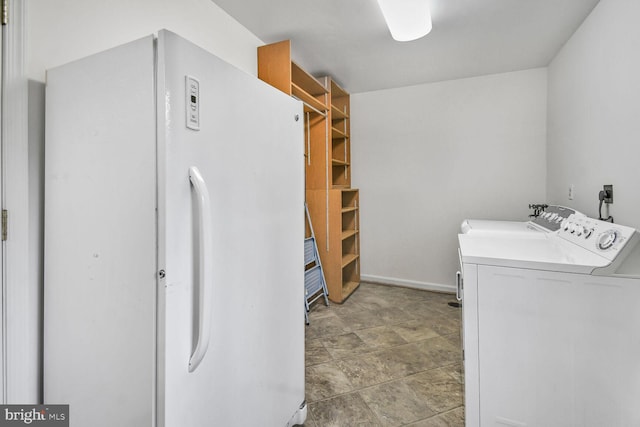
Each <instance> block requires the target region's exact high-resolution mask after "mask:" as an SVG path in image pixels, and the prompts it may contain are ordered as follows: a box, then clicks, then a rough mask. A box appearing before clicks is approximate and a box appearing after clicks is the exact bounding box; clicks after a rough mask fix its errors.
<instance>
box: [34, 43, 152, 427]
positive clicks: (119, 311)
mask: <svg viewBox="0 0 640 427" xmlns="http://www.w3.org/2000/svg"><path fill="white" fill-rule="evenodd" d="M154 67H155V52H154V38H153V37H152V36H149V37H146V38H144V39H141V40H137V41H134V42H131V43H128V44H126V45H123V46H120V47H117V48H114V49H111V50H108V51H106V52H102V53H100V54H97V55H93V56H90V57H88V58H84V59H81V60H78V61H75V62H73V63H71V64H67V65H64V66H61V67H58V68H55V69H53V70H50V71H49V72H48V74H47V96H46V114H47V123H46V153H45V159H46V167H45V194H46V197H45V253H44V258H45V273H44V350H43V352H44V401H45V403H51V404H54V403H60V404H63V403H64V404H69V405H70V417H71V420H70V425H71V427H82V426H92V427H111V426H113V425H116V424H117V425H119V426H122V427H140V426H150V425H152V421H153V416H154V414H155V408H154V407H153V405H154V396H155V383H154V381H155V380H154V378H155V353H156V342H155V340H156V333H155V332H156V312H155V310H156V271H157V270H156V266H157V264H156V262H157V261H156V247H157V241H156V206H157V204H156V158H155V153H156V116H155V93H154V71H155V68H154ZM98 414H99V415H98ZM116 420H117V421H116Z"/></svg>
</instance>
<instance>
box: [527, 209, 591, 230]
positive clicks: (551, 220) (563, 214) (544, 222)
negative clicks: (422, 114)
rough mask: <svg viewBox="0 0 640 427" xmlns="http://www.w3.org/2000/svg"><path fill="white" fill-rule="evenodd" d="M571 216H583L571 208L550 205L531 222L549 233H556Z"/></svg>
mask: <svg viewBox="0 0 640 427" xmlns="http://www.w3.org/2000/svg"><path fill="white" fill-rule="evenodd" d="M571 215H576V216H584V214H581V213H580V212H577V211H575V210H573V209H571V208H565V207H564V206H555V205H552V206H548V207H547V208H546V210H545V211H544V212H542V213H541V214H540V215H539V216H538V217H536V218H534V219H532V220H531V222H533V223H534V224H537V225H539V226H541V227H544V228H546V229H547V230H549V231H558V230H559V229H560V224H561V223H562V221H564V220H566V219H567V218H569V216H571Z"/></svg>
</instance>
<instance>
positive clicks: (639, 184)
mask: <svg viewBox="0 0 640 427" xmlns="http://www.w3.org/2000/svg"><path fill="white" fill-rule="evenodd" d="M639 16H640V1H638V0H602V1H600V3H599V4H598V5H597V6H596V8H595V9H594V10H593V12H592V13H591V15H589V17H588V18H587V19H586V20H585V22H584V23H583V24H582V26H581V27H580V28H579V29H578V31H576V33H575V34H574V35H573V37H572V38H571V39H570V40H569V41H568V42H567V43H566V44H565V46H564V47H563V49H562V50H561V51H560V52H559V54H558V55H557V56H556V58H554V60H553V61H552V62H551V64H550V66H549V76H548V80H549V82H548V90H549V94H548V98H549V104H548V141H547V157H548V178H547V193H548V199H549V200H550V201H551V202H554V203H563V204H568V205H570V206H572V207H575V208H576V209H578V210H580V211H582V212H584V213H585V214H587V215H589V216H593V217H597V216H598V192H599V191H600V190H602V186H603V185H604V184H613V190H614V204H613V205H611V209H610V213H611V215H613V217H614V219H615V221H616V222H618V223H621V224H625V225H630V226H633V227H635V228H640V196H639V194H640V193H639V192H638V189H639V188H640V167H639V164H640V163H639V161H640V25H638V17H639ZM570 184H574V185H575V199H574V200H572V201H570V200H568V188H569V185H570ZM603 216H606V214H605V212H604V211H603Z"/></svg>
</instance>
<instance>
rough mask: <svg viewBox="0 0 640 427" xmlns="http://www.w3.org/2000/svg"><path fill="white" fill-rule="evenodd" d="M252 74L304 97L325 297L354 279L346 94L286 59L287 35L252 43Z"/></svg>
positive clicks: (356, 233) (308, 179) (355, 216)
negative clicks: (254, 58)
mask: <svg viewBox="0 0 640 427" xmlns="http://www.w3.org/2000/svg"><path fill="white" fill-rule="evenodd" d="M258 77H259V78H260V79H262V80H264V81H265V82H267V83H269V84H271V85H272V86H274V87H276V88H278V89H280V90H281V91H283V92H285V93H286V94H288V95H290V96H293V97H295V98H297V99H299V100H301V101H302V102H303V103H304V112H305V134H304V141H303V143H304V146H305V172H306V173H305V188H306V199H307V205H308V206H309V213H310V216H311V220H312V222H313V227H314V230H315V235H316V239H317V242H318V251H319V253H320V258H321V260H322V266H323V269H324V273H325V280H326V282H327V287H328V289H329V298H330V299H331V300H332V301H334V302H338V303H341V302H343V301H344V300H345V299H346V298H347V297H348V296H349V295H350V294H351V293H352V292H353V291H354V290H355V289H356V288H357V287H358V286H359V284H360V230H359V215H360V207H359V193H358V190H357V189H354V188H351V128H350V97H349V93H348V92H347V91H345V90H344V89H342V88H341V87H340V86H339V85H338V84H337V83H336V82H335V81H333V79H332V78H331V77H322V78H315V77H313V76H312V75H311V74H309V73H307V72H306V71H305V70H303V69H302V68H301V67H300V66H298V65H297V64H296V63H295V62H293V60H292V59H291V42H290V41H289V40H285V41H281V42H278V43H273V44H269V45H266V46H261V47H259V48H258Z"/></svg>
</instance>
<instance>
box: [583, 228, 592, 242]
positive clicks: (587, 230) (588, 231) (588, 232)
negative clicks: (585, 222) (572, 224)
mask: <svg viewBox="0 0 640 427" xmlns="http://www.w3.org/2000/svg"><path fill="white" fill-rule="evenodd" d="M592 234H593V228H586V227H585V229H584V238H585V239H588V238H589V237H591V235H592Z"/></svg>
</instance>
